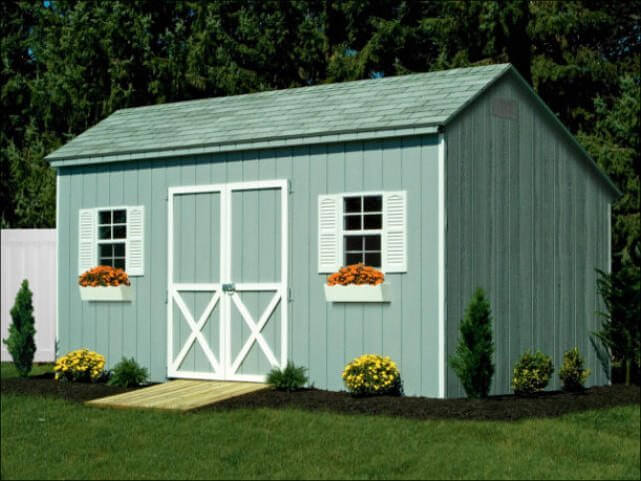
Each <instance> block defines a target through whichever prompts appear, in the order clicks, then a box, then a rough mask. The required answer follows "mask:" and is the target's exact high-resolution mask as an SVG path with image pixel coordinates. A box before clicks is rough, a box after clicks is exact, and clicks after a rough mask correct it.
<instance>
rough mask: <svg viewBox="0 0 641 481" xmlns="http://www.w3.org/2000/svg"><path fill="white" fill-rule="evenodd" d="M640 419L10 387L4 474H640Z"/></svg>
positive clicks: (626, 414) (622, 414) (625, 413)
mask: <svg viewBox="0 0 641 481" xmlns="http://www.w3.org/2000/svg"><path fill="white" fill-rule="evenodd" d="M9 375H11V368H10V367H7V366H5V365H3V366H2V376H3V377H5V376H9ZM639 424H640V410H639V406H638V405H631V406H624V407H618V408H611V409H606V410H600V411H586V412H583V413H579V414H572V415H568V416H565V417H562V418H556V419H535V420H527V421H519V422H478V421H421V422H419V421H412V420H406V419H395V418H386V417H371V416H344V415H336V414H331V413H324V412H318V413H309V412H302V411H295V410H266V409H258V410H238V411H230V412H212V411H209V412H196V413H187V414H179V413H163V412H150V411H123V410H103V409H96V408H89V407H85V406H83V405H78V404H72V403H68V402H65V401H62V400H57V399H43V398H39V397H33V396H23V395H15V394H2V428H1V429H2V477H3V478H7V479H9V478H22V479H38V478H86V479H100V478H120V479H132V478H139V479H149V478H171V479H195V478H229V479H239V478H295V479H327V478H361V479H362V478H365V479H367V478H374V479H376V478H411V479H416V478H436V479H443V478H462V479H481V478H501V479H509V478H530V479H531V478H537V479H538V478H541V479H639V476H640V470H639V462H640V460H639V436H640V430H639Z"/></svg>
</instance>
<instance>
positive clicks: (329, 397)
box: [0, 373, 641, 420]
mask: <svg viewBox="0 0 641 481" xmlns="http://www.w3.org/2000/svg"><path fill="white" fill-rule="evenodd" d="M0 381H1V391H2V393H16V394H27V395H34V396H48V397H55V398H59V399H64V400H67V401H72V402H84V401H89V400H91V399H97V398H101V397H105V396H110V395H114V394H119V393H122V392H127V391H130V390H132V389H125V388H119V387H115V386H108V385H106V384H104V383H98V384H93V383H72V382H55V381H54V380H53V374H52V373H47V374H42V375H40V376H31V377H29V378H28V379H21V378H8V379H1V380H0ZM639 403H641V390H640V389H639V386H624V385H620V384H617V385H613V386H604V387H594V388H590V389H587V390H586V391H584V392H583V393H579V394H570V393H564V392H559V391H556V392H545V393H541V394H539V395H537V396H534V397H529V398H518V397H515V396H493V397H490V398H489V399H486V400H482V401H481V400H468V399H430V398H422V397H394V396H379V397H370V398H355V397H352V396H350V395H349V394H347V393H345V392H330V391H321V390H317V389H308V390H303V391H298V392H294V393H286V392H281V391H275V390H266V391H258V392H255V393H251V394H246V395H244V396H239V397H236V398H232V399H228V400H226V401H222V402H219V403H217V404H212V405H210V406H205V407H203V408H200V409H199V410H198V411H226V410H234V409H254V408H270V409H292V408H293V409H301V410H305V411H312V412H318V411H326V412H332V413H337V414H364V415H383V416H396V417H402V418H409V419H470V420H517V419H526V418H541V417H556V416H562V415H564V414H569V413H573V412H580V411H586V410H589V409H600V408H608V407H614V406H623V405H630V404H639Z"/></svg>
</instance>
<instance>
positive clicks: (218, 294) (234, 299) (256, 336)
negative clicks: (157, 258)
mask: <svg viewBox="0 0 641 481" xmlns="http://www.w3.org/2000/svg"><path fill="white" fill-rule="evenodd" d="M264 189H280V191H281V197H280V200H281V236H280V239H281V279H280V282H268V283H242V282H241V283H237V284H236V285H235V290H236V292H243V291H254V292H257V291H260V292H263V291H273V292H274V297H273V298H272V299H271V301H270V303H269V305H268V306H267V308H266V309H265V311H263V313H262V314H261V315H260V317H259V319H258V321H257V322H256V321H255V320H254V319H253V318H252V316H251V315H250V313H249V312H248V311H247V309H246V307H245V306H244V304H243V302H242V300H241V299H240V296H239V295H238V294H237V293H236V292H231V293H229V294H228V293H223V292H222V285H223V284H227V283H231V282H233V279H232V273H231V267H232V266H231V259H232V248H233V243H232V238H231V233H232V228H231V227H232V224H231V222H232V218H231V217H232V216H231V212H232V211H231V208H232V199H231V193H232V192H234V191H243V190H264ZM209 192H213V193H215V192H217V193H219V194H220V283H202V284H201V283H174V282H173V278H174V277H173V276H174V272H173V266H174V240H173V236H174V232H173V225H174V213H173V209H174V197H175V196H176V195H181V194H195V193H209ZM288 196H289V183H288V181H287V180H284V179H278V180H259V181H250V182H234V183H228V184H210V185H195V186H179V187H170V188H169V189H168V199H167V251H168V254H167V375H168V377H183V378H191V379H224V380H236V381H253V382H264V381H265V377H266V376H265V375H252V374H239V373H237V372H236V371H237V370H238V369H239V367H240V365H241V364H242V362H243V360H244V358H245V356H246V355H247V354H248V352H249V351H250V349H251V347H252V346H253V345H254V344H258V345H259V346H260V348H261V350H262V351H263V353H264V354H265V356H266V357H267V359H268V360H269V362H270V364H272V365H273V366H278V367H281V368H283V367H285V365H286V364H287V346H288V336H287V333H288V275H287V274H288V253H289V247H288V219H289V214H288V213H289V210H288ZM180 291H198V292H203V291H204V292H212V298H211V299H210V301H209V303H208V305H207V308H206V309H205V311H204V312H203V313H202V315H201V316H200V317H199V319H198V321H197V322H196V321H195V320H194V316H193V315H192V313H191V312H189V309H188V308H187V306H186V305H185V304H184V302H183V300H182V297H181V296H180ZM174 302H175V303H176V305H177V306H178V308H179V310H180V311H181V313H182V315H183V317H184V318H185V320H186V321H187V323H188V325H189V326H190V328H191V330H192V332H191V333H190V335H189V337H188V339H187V342H186V343H185V344H184V345H183V346H182V348H181V350H180V352H179V353H178V356H177V357H175V353H174V352H173V341H174V339H173V334H174V332H173V305H174ZM279 303H280V304H281V309H280V315H281V319H280V323H281V328H280V331H281V346H280V359H276V356H274V354H273V351H272V349H271V348H270V346H269V345H268V343H267V342H266V341H265V339H264V337H263V336H262V334H261V330H262V328H263V327H264V325H265V324H266V323H267V322H268V321H269V319H270V317H271V316H272V314H273V313H274V310H275V309H276V307H277V306H278V304H279ZM216 305H219V306H220V307H219V311H220V316H221V318H220V321H221V322H220V336H219V338H220V346H219V351H218V353H219V355H218V358H216V356H215V355H214V353H213V352H212V351H211V349H210V348H209V346H208V345H207V343H206V340H205V339H204V337H203V336H202V333H201V332H200V331H201V329H202V327H203V326H204V324H205V322H206V320H207V318H208V317H209V316H210V315H211V312H212V311H213V310H214V309H215V307H216ZM232 305H233V306H234V307H235V308H236V309H238V311H239V312H240V314H241V317H242V318H243V320H244V322H245V323H246V324H247V326H248V327H249V328H250V330H251V334H250V336H249V338H248V339H247V340H246V341H245V343H244V344H243V347H242V349H241V351H240V352H238V353H237V355H236V358H235V359H232V353H231V328H230V322H231V309H232ZM194 343H198V344H199V345H200V346H201V348H202V349H203V351H204V352H205V355H206V357H207V358H208V360H209V362H210V364H211V366H212V369H213V370H214V372H213V373H211V372H193V371H182V370H181V371H179V368H180V363H182V361H183V360H184V357H185V356H186V354H187V352H188V351H189V348H190V347H191V345H192V344H194ZM232 361H233V362H232Z"/></svg>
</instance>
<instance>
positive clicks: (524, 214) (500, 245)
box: [446, 77, 611, 397]
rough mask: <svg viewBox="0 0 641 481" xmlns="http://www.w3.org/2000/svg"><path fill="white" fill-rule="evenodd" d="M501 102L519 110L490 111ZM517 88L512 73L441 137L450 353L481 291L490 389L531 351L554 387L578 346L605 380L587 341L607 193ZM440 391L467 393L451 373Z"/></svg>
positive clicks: (507, 379) (594, 324) (597, 380)
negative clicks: (489, 342)
mask: <svg viewBox="0 0 641 481" xmlns="http://www.w3.org/2000/svg"><path fill="white" fill-rule="evenodd" d="M494 99H504V100H505V99H507V100H510V101H513V102H514V103H515V105H516V107H517V110H518V112H517V115H515V116H513V117H511V118H506V117H497V116H495V115H493V114H492V101H493V100H494ZM540 109H541V108H540V106H538V105H536V104H535V101H534V100H533V99H532V98H531V97H530V96H529V94H528V93H527V92H525V90H524V89H523V87H522V86H520V85H518V84H517V83H515V82H514V80H513V79H512V78H511V77H507V78H504V79H502V80H501V81H499V82H497V84H496V85H495V86H493V87H492V88H491V89H490V90H489V91H488V92H487V93H486V94H485V95H484V96H483V97H481V98H480V99H479V100H477V101H476V102H475V103H474V104H473V105H472V106H470V107H469V109H468V110H467V111H465V112H463V113H462V115H461V116H460V117H459V118H457V119H456V120H455V121H454V122H453V123H452V125H451V126H450V127H448V129H447V131H446V135H447V142H448V144H447V152H448V154H447V155H448V157H447V168H446V170H447V216H448V225H447V233H446V236H447V240H446V246H447V251H446V258H447V264H446V272H447V281H446V282H447V330H446V332H447V352H448V355H449V356H451V355H452V354H454V352H455V350H456V345H457V342H458V336H459V333H458V327H459V322H460V320H461V318H462V317H463V315H464V309H465V307H466V306H467V304H468V303H469V301H470V298H471V296H472V293H473V291H474V289H475V288H476V287H483V288H484V289H485V291H486V292H487V293H488V296H489V299H490V302H491V306H492V313H493V322H494V325H493V329H494V335H495V337H494V340H495V343H496V353H495V363H496V373H495V377H494V380H493V384H492V393H493V394H504V393H509V392H511V375H512V368H513V366H514V364H515V363H516V361H517V360H518V358H519V357H520V356H521V354H522V353H523V352H524V351H525V350H527V349H532V350H537V349H538V350H541V351H543V352H544V353H546V354H548V355H549V356H551V357H552V358H553V360H554V364H555V369H556V370H555V374H554V376H553V378H552V380H551V382H550V386H549V388H550V389H558V388H559V387H560V383H559V378H558V372H559V368H560V365H561V363H562V359H563V353H564V352H565V351H566V350H568V349H570V348H572V347H574V346H577V347H579V349H580V350H581V353H582V354H583V355H584V356H585V358H586V360H587V363H588V366H589V367H590V369H591V370H592V374H591V376H590V378H589V380H588V383H589V384H590V385H596V384H603V383H605V382H606V377H605V373H604V371H603V369H602V367H601V366H600V364H599V361H598V360H597V358H596V353H595V352H594V349H593V348H592V345H591V343H590V342H589V337H590V334H591V333H592V332H593V331H594V330H596V329H597V328H598V323H599V320H598V317H597V315H596V313H595V311H596V309H597V307H598V305H599V302H600V301H599V299H598V296H597V293H596V276H595V274H594V269H595V268H600V269H606V268H607V261H608V258H609V257H608V253H607V246H606V242H607V234H608V225H607V216H606V212H607V208H608V203H609V202H611V199H610V197H609V195H608V194H607V193H606V191H605V189H604V188H603V187H602V186H601V184H600V183H599V180H598V179H597V177H596V176H595V175H594V174H593V173H592V172H591V171H589V170H588V168H587V166H586V164H585V161H584V160H583V159H581V158H580V157H579V154H578V152H577V150H576V148H575V147H574V146H572V145H570V143H569V142H568V141H567V140H566V139H565V138H564V137H563V136H562V134H561V133H560V132H558V127H556V126H555V125H552V123H551V122H550V121H549V119H546V118H545V116H544V115H543V114H542V112H541V111H540ZM447 393H448V396H450V397H458V396H463V395H464V394H465V393H464V392H463V390H462V387H461V385H460V382H459V381H458V379H457V378H456V375H455V373H454V372H453V371H452V369H448V372H447Z"/></svg>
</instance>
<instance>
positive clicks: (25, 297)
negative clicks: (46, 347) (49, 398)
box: [2, 279, 36, 377]
mask: <svg viewBox="0 0 641 481" xmlns="http://www.w3.org/2000/svg"><path fill="white" fill-rule="evenodd" d="M32 297H33V294H32V293H31V290H30V289H29V282H28V281H27V280H26V279H25V280H23V281H22V285H21V286H20V290H19V291H18V294H17V295H16V302H15V304H14V305H13V308H12V309H11V319H12V321H13V322H12V323H11V325H10V326H9V337H8V338H7V339H3V340H2V342H4V343H5V344H6V345H7V350H8V351H9V354H11V357H12V358H13V363H14V365H15V367H16V370H17V371H18V373H19V374H20V376H22V377H27V376H28V375H29V372H30V371H31V364H32V363H33V355H34V354H35V352H36V343H35V341H34V336H35V334H36V329H35V328H34V323H35V321H34V318H33V302H32Z"/></svg>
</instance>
